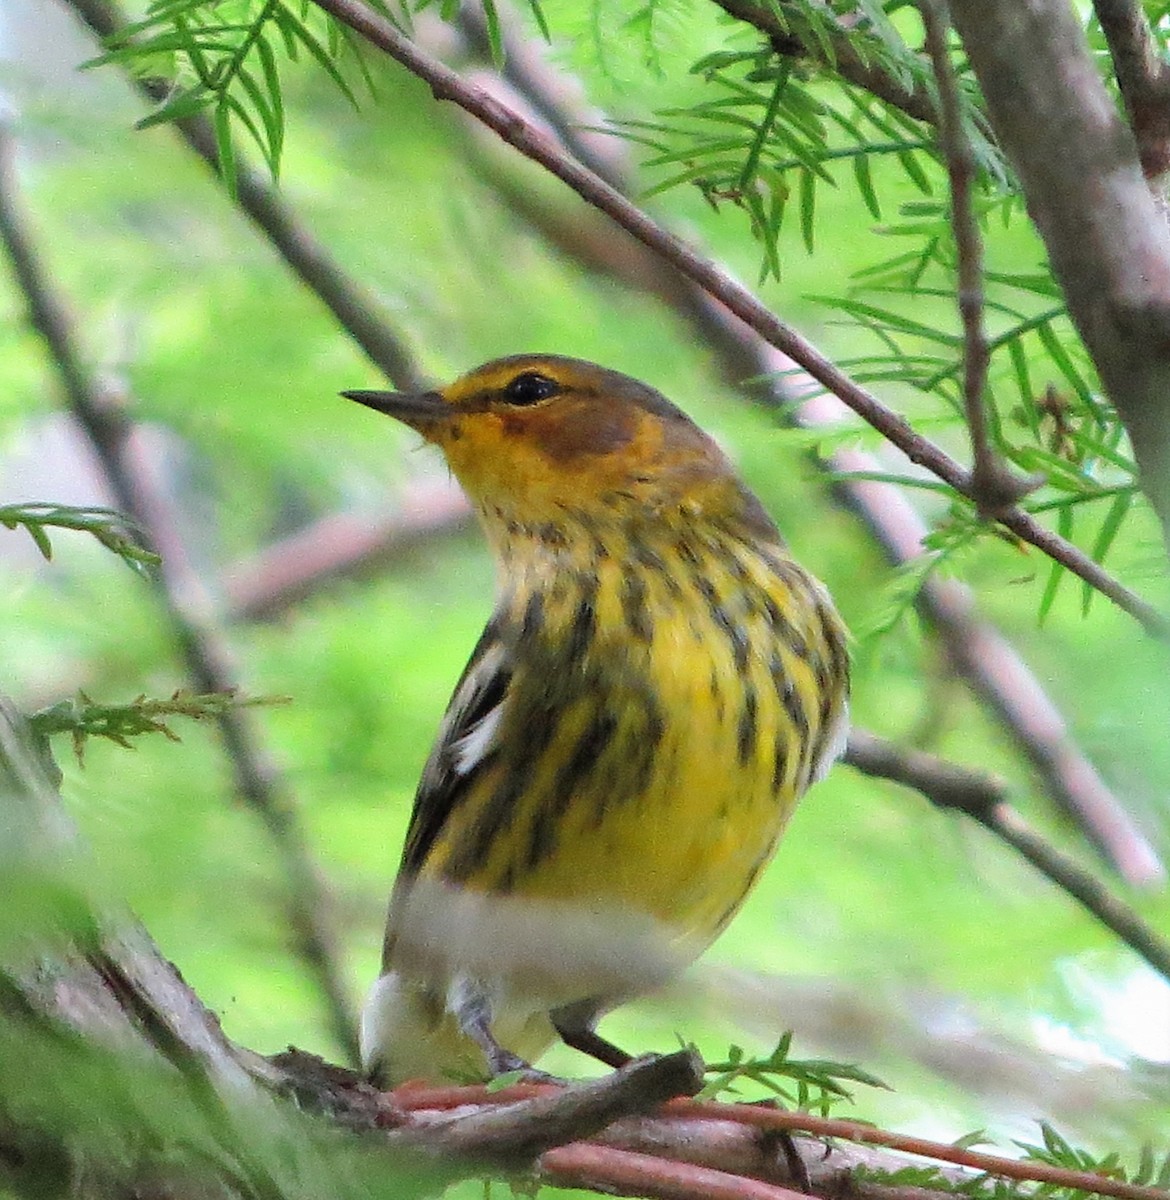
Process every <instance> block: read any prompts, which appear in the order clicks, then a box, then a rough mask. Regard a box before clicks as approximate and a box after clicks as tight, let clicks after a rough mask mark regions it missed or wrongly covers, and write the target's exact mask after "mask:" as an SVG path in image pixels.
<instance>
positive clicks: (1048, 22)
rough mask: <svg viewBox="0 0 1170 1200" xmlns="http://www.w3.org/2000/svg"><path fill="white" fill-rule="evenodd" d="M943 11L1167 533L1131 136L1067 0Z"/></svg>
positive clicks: (1160, 336) (1161, 299) (1158, 276)
mask: <svg viewBox="0 0 1170 1200" xmlns="http://www.w3.org/2000/svg"><path fill="white" fill-rule="evenodd" d="M951 15H952V18H953V20H954V22H955V26H956V28H957V29H958V30H959V33H960V34H961V35H962V38H963V45H964V48H965V49H966V52H967V55H968V57H969V60H970V63H971V67H972V69H973V70H974V72H975V75H976V78H977V79H978V81H979V83H980V85H981V87H982V89H983V94H984V96H985V98H986V102H987V108H988V112H989V113H990V116H991V121H992V124H993V125H994V127H995V131H996V134H997V136H998V139H999V141H1000V144H1001V145H1002V146H1003V148H1004V151H1005V152H1006V154H1007V156H1008V158H1009V159H1010V160H1011V162H1012V165H1013V166H1014V167H1015V170H1016V173H1017V175H1018V176H1019V178H1020V181H1021V183H1022V185H1023V190H1024V195H1025V196H1026V197H1027V201H1028V212H1029V214H1030V215H1031V217H1032V220H1033V221H1034V222H1035V224H1036V227H1037V229H1038V230H1039V233H1040V236H1041V238H1042V239H1043V240H1044V245H1045V247H1046V248H1047V250H1048V256H1049V258H1050V260H1051V262H1052V268H1053V271H1054V273H1055V275H1056V278H1057V280H1058V281H1059V283H1060V285H1061V287H1062V289H1063V291H1064V295H1065V299H1066V301H1067V303H1068V309H1069V314H1070V316H1071V317H1072V320H1073V322H1074V324H1075V325H1076V327H1077V329H1078V331H1079V332H1080V335H1081V337H1082V338H1083V340H1084V343H1085V346H1086V348H1087V350H1088V352H1089V354H1090V355H1091V356H1092V358H1093V362H1094V363H1095V364H1096V367H1097V371H1098V374H1099V375H1100V378H1101V381H1102V383H1103V384H1104V387H1105V390H1106V392H1107V393H1108V394H1109V397H1110V399H1111V400H1112V401H1113V404H1114V406H1115V407H1116V409H1117V412H1118V415H1119V416H1120V418H1121V420H1122V421H1123V422H1124V424H1125V428H1126V430H1127V432H1128V434H1129V438H1130V441H1131V442H1132V444H1133V448H1134V453H1135V455H1136V457H1137V461H1138V464H1139V466H1140V468H1141V481H1142V487H1143V489H1144V490H1145V492H1146V494H1147V495H1148V496H1149V498H1150V502H1151V504H1152V505H1153V508H1154V511H1155V513H1156V514H1157V515H1158V518H1159V520H1160V521H1161V523H1162V531H1163V537H1164V539H1170V420H1168V419H1167V414H1168V407H1167V400H1166V397H1167V396H1168V395H1170V227H1168V226H1167V223H1166V221H1165V220H1164V219H1163V217H1162V215H1161V214H1160V213H1159V212H1158V209H1157V205H1156V204H1155V201H1154V198H1153V197H1152V196H1151V194H1150V189H1149V188H1148V187H1147V185H1146V181H1145V179H1144V177H1143V175H1142V171H1141V166H1140V164H1139V161H1138V152H1137V146H1136V145H1135V143H1134V138H1133V135H1132V133H1131V132H1130V130H1129V129H1128V128H1126V126H1125V124H1124V122H1123V121H1122V120H1121V118H1120V116H1119V115H1118V114H1117V112H1116V109H1115V107H1114V104H1113V101H1112V100H1111V99H1110V97H1109V95H1108V93H1107V92H1106V90H1105V86H1104V84H1103V82H1102V81H1101V78H1100V76H1099V75H1098V72H1097V68H1096V65H1095V64H1094V62H1093V60H1092V57H1091V55H1090V53H1089V48H1088V46H1087V45H1086V43H1085V37H1084V32H1083V30H1082V29H1081V26H1080V22H1079V18H1078V16H1077V14H1076V11H1075V9H1074V7H1073V6H1072V5H1069V4H1068V3H1067V0H954V2H953V3H952V4H951ZM1009 527H1010V523H1009Z"/></svg>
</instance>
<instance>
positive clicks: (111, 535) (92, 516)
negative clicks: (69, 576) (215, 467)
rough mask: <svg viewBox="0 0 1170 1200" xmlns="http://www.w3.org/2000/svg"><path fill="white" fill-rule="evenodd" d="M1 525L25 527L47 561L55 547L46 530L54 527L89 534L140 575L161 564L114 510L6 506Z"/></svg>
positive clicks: (36, 504) (33, 504)
mask: <svg viewBox="0 0 1170 1200" xmlns="http://www.w3.org/2000/svg"><path fill="white" fill-rule="evenodd" d="M0 525H4V526H5V527H6V528H8V529H16V528H17V527H22V528H24V529H26V530H28V534H29V537H31V538H32V540H33V541H34V542H36V545H37V549H38V550H39V551H40V552H41V553H42V554H43V555H44V556H45V558H47V559H51V558H52V557H53V545H52V543H51V542H50V541H49V535H48V533H47V532H46V529H47V528H55V529H77V530H80V531H81V532H82V533H88V534H90V535H91V536H92V537H95V538H97V540H98V541H99V542H101V544H102V545H103V546H105V547H106V549H107V550H112V551H113V552H114V553H115V554H116V555H117V556H118V557H119V558H120V559H121V560H122V561H123V562H124V563H125V564H126V565H127V566H128V567H130V568H131V569H132V570H135V571H138V572H139V573H140V574H144V575H146V574H149V573H150V570H151V569H152V568H154V567H157V566H158V564H159V562H160V559H159V557H158V555H157V554H155V553H153V552H152V551H150V550H147V549H146V548H145V547H144V546H142V545H140V544H139V543H138V542H137V541H135V540H134V538H133V537H132V536H131V532H132V530H133V528H134V526H133V523H132V522H131V521H130V519H129V518H128V517H125V516H123V515H122V514H121V513H119V512H116V511H115V510H114V509H112V508H94V507H87V508H77V507H75V506H73V505H71V504H52V503H50V502H48V501H35V500H34V501H29V502H27V503H22V504H3V505H0Z"/></svg>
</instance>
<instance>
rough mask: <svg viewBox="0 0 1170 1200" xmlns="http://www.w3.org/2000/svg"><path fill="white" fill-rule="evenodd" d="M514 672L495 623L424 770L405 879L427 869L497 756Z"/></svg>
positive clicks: (405, 859) (404, 862)
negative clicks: (451, 820) (452, 819)
mask: <svg viewBox="0 0 1170 1200" xmlns="http://www.w3.org/2000/svg"><path fill="white" fill-rule="evenodd" d="M513 670H514V663H513V661H512V653H511V651H510V650H509V649H508V647H507V646H506V644H505V643H504V641H503V640H502V639H501V637H500V636H499V631H498V629H497V628H496V627H495V625H494V623H492V624H489V625H488V627H487V628H486V629H485V630H484V631H483V634H482V636H481V637H480V639H479V643H478V644H477V645H476V647H475V650H474V651H473V652H472V655H471V658H470V660H469V661H468V663H467V666H466V667H465V668H464V669H463V675H462V676H461V678H460V680H459V682H458V683H457V684H456V685H455V692H454V694H453V695H452V697H451V703H450V704H449V705H448V706H447V711H446V713H445V714H444V716H443V720H442V723H441V724H440V725H439V732H438V734H437V735H436V738H435V746H434V749H433V750H432V751H431V756H430V758H429V759H427V763H426V766H425V767H423V772H422V777H421V778H420V779H419V784H418V791H417V793H416V794H415V798H414V810H413V812H412V813H411V816H410V827H409V829H408V830H407V833H406V845H405V847H404V848H403V851H402V864H401V867H400V871H401V873H402V874H403V875H404V876H408V877H409V876H411V875H413V874H415V872H417V871H418V869H419V868H420V867H421V865H422V863H423V860H424V859H425V858H426V856H427V854H428V853H429V851H430V849H431V847H432V846H433V845H434V843H435V840H436V838H437V837H438V836H439V833H440V831H441V830H442V828H443V824H444V822H445V821H446V820H447V818H448V816H449V815H450V814H451V811H452V809H453V808H454V807H455V805H456V804H457V803H458V801H459V798H460V796H461V795H463V793H464V792H465V791H466V790H467V788H468V787H469V786H470V784H471V782H472V780H473V779H474V778H475V775H476V771H477V769H478V768H479V767H481V766H482V765H483V764H484V763H485V762H487V761H488V760H490V759H491V757H492V755H493V754H494V752H495V748H496V736H497V734H498V731H499V728H500V722H501V719H502V717H503V713H504V704H505V697H506V694H507V691H508V685H509V684H510V683H511V681H512V674H513Z"/></svg>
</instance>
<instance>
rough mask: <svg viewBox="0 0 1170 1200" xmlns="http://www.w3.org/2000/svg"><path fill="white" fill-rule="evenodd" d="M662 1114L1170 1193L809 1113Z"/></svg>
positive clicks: (1120, 1196) (1046, 1178)
mask: <svg viewBox="0 0 1170 1200" xmlns="http://www.w3.org/2000/svg"><path fill="white" fill-rule="evenodd" d="M666 1110H667V1111H668V1112H674V1111H678V1112H684V1113H702V1114H704V1115H707V1116H710V1117H712V1118H715V1119H718V1120H728V1121H742V1122H743V1123H744V1124H746V1125H754V1126H756V1127H757V1128H761V1129H776V1130H787V1131H789V1132H800V1133H808V1134H812V1135H813V1136H814V1137H823V1138H845V1139H847V1140H848V1141H851V1142H858V1143H860V1144H861V1145H863V1146H885V1147H886V1148H887V1149H890V1150H899V1151H901V1152H902V1153H903V1154H913V1155H917V1156H920V1157H922V1158H933V1159H937V1160H938V1161H940V1162H948V1163H954V1164H955V1165H956V1166H961V1167H969V1168H971V1169H972V1170H975V1171H986V1172H987V1173H988V1174H989V1175H993V1176H1002V1177H1004V1178H1007V1179H1020V1180H1025V1181H1030V1182H1033V1183H1045V1184H1050V1185H1052V1186H1055V1187H1061V1188H1070V1189H1072V1190H1074V1191H1082V1192H1090V1193H1095V1194H1096V1195H1099V1196H1114V1197H1117V1200H1167V1197H1168V1195H1170V1193H1167V1192H1166V1191H1165V1190H1164V1189H1162V1188H1156V1187H1150V1186H1148V1185H1145V1184H1138V1183H1130V1182H1129V1181H1128V1180H1124V1179H1110V1178H1108V1177H1107V1176H1105V1175H1098V1174H1097V1173H1096V1172H1093V1171H1077V1170H1072V1169H1070V1168H1067V1167H1055V1166H1051V1165H1050V1164H1048V1163H1045V1162H1035V1161H1034V1160H1024V1161H1021V1160H1020V1159H1017V1158H1004V1157H1003V1156H1002V1155H999V1154H985V1153H983V1152H982V1151H979V1150H971V1149H968V1148H966V1147H963V1146H958V1145H954V1144H949V1143H947V1142H935V1141H930V1140H929V1139H927V1138H919V1137H910V1136H908V1135H906V1134H902V1133H895V1132H893V1131H891V1130H888V1129H879V1128H878V1127H877V1126H875V1125H867V1124H866V1123H865V1122H863V1121H849V1120H842V1119H841V1118H839V1117H817V1116H813V1114H811V1113H805V1112H789V1111H785V1110H783V1109H777V1108H763V1107H758V1106H756V1105H751V1104H720V1103H714V1102H712V1101H709V1100H704V1101H695V1100H686V1101H678V1102H672V1103H671V1104H668V1105H667V1106H666Z"/></svg>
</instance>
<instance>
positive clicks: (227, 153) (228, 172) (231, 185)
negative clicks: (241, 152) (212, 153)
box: [215, 93, 239, 200]
mask: <svg viewBox="0 0 1170 1200" xmlns="http://www.w3.org/2000/svg"><path fill="white" fill-rule="evenodd" d="M215 145H216V152H217V154H218V155H219V174H220V178H221V179H222V180H223V182H224V186H225V187H226V188H227V192H228V195H229V196H231V198H232V199H233V200H235V199H236V198H237V197H238V191H237V185H238V182H239V181H238V179H237V177H236V152H235V148H234V147H233V145H232V123H231V104H230V99H229V97H228V96H227V94H226V93H221V95H220V97H219V103H218V104H216V106H215Z"/></svg>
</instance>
